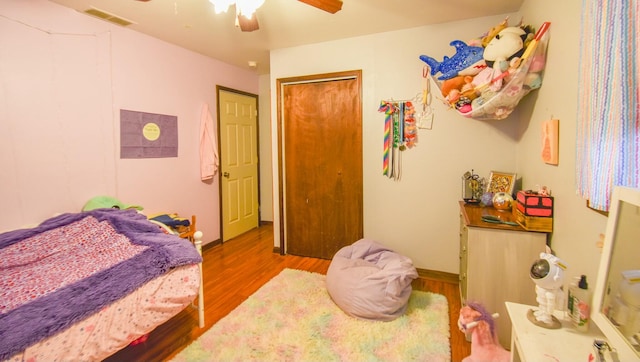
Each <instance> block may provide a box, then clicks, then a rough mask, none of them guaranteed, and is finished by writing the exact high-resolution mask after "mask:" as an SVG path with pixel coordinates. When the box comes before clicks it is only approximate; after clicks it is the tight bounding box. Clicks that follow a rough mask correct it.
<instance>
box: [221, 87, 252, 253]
mask: <svg viewBox="0 0 640 362" xmlns="http://www.w3.org/2000/svg"><path fill="white" fill-rule="evenodd" d="M256 98H257V97H256V96H252V95H246V94H242V93H236V92H233V91H230V90H223V89H218V112H219V115H218V117H219V118H218V121H219V125H220V127H219V129H220V175H221V178H220V187H221V193H220V195H221V196H220V197H221V203H222V212H221V215H222V241H223V242H225V241H227V240H229V239H231V238H233V237H235V236H238V235H240V234H242V233H244V232H246V231H249V230H251V229H253V228H256V227H258V223H259V194H258V186H259V182H258V111H257V99H256Z"/></svg>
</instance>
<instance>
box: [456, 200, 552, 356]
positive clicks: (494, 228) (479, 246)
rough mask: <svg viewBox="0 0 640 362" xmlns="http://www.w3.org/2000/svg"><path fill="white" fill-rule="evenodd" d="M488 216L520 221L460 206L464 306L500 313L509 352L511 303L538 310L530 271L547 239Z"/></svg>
mask: <svg viewBox="0 0 640 362" xmlns="http://www.w3.org/2000/svg"><path fill="white" fill-rule="evenodd" d="M483 215H494V216H498V217H500V218H501V219H502V220H504V221H515V218H514V216H513V215H512V214H511V211H499V210H496V209H495V208H493V207H482V206H480V205H469V204H465V203H464V201H460V297H461V299H462V303H463V304H465V303H466V302H467V301H469V302H478V303H481V304H482V305H484V307H485V308H486V309H487V311H488V312H489V313H496V312H497V313H499V314H500V317H499V318H498V319H497V320H496V328H497V329H498V337H499V338H500V344H501V345H502V346H503V347H505V348H507V349H509V348H510V346H511V321H510V320H509V315H508V314H507V309H506V306H505V302H507V301H508V302H515V303H523V304H529V305H537V302H536V293H535V283H534V282H533V281H532V280H531V279H530V278H529V269H530V268H531V265H532V264H533V262H534V261H535V260H536V259H538V258H539V257H540V253H541V252H544V251H545V246H546V243H547V234H546V233H542V232H532V231H526V230H525V229H523V228H522V227H520V226H510V225H506V224H494V223H488V222H484V221H482V216H483Z"/></svg>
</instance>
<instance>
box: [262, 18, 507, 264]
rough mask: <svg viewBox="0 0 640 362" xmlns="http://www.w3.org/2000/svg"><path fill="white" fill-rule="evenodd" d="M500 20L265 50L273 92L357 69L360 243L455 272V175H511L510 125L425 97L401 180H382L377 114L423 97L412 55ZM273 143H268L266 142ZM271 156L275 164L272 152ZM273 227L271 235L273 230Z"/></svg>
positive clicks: (444, 48)
mask: <svg viewBox="0 0 640 362" xmlns="http://www.w3.org/2000/svg"><path fill="white" fill-rule="evenodd" d="M502 19H503V17H502V16H499V17H492V18H483V19H475V20H471V21H465V22H456V23H448V24H442V25H436V26H428V27H420V28H414V29H409V30H403V31H397V32H389V33H382V34H376V35H371V36H364V37H358V38H351V39H344V40H339V41H333V42H327V43H321V44H315V45H308V46H301V47H295V48H288V49H280V50H276V51H273V52H272V53H271V86H272V94H274V95H275V82H276V79H278V78H284V77H292V76H298V75H306V74H317V73H327V72H336V71H343V70H351V69H362V74H363V86H362V88H363V150H362V151H363V156H364V175H363V176H364V236H365V237H367V238H372V239H375V240H378V241H380V242H382V243H384V244H386V245H387V246H389V247H391V248H392V249H394V250H396V251H397V252H400V253H403V254H405V255H408V256H410V257H411V258H412V259H413V261H414V264H415V265H416V266H417V267H419V268H425V269H432V270H440V271H446V272H452V273H457V271H458V249H459V241H458V235H459V230H458V223H459V221H458V220H459V219H458V214H459V206H458V200H460V198H461V194H460V189H461V177H462V175H463V174H464V173H465V172H466V171H468V170H471V169H474V170H475V171H476V172H477V173H479V174H481V175H486V176H488V175H489V173H490V172H491V171H492V170H500V171H510V170H514V169H515V166H516V154H515V152H513V150H514V149H515V147H516V143H517V141H518V138H519V135H518V134H517V133H516V131H517V130H518V123H517V119H514V118H513V116H512V117H510V119H509V120H505V121H501V122H478V121H475V120H470V119H467V118H464V117H461V116H459V115H457V114H456V113H455V112H454V111H448V110H447V109H446V107H444V106H443V105H442V104H440V102H439V101H437V100H435V99H434V102H433V103H434V104H433V107H434V109H435V112H436V116H435V121H434V124H433V129H432V130H420V131H419V135H418V137H419V140H418V146H417V147H416V148H414V149H411V150H409V151H405V152H404V153H403V156H402V159H403V169H402V180H401V181H399V182H394V181H392V180H390V179H388V178H385V177H383V176H382V171H381V170H382V135H383V125H384V114H382V113H379V112H378V107H379V104H380V101H381V100H387V99H396V100H400V99H409V98H413V97H414V96H416V94H418V93H420V92H421V91H422V88H423V79H422V68H423V64H424V63H422V62H421V61H420V60H419V58H418V57H419V56H420V55H421V54H427V55H431V56H433V57H439V55H441V54H442V55H444V54H451V53H452V52H453V51H452V47H450V46H449V42H450V41H451V40H453V39H465V40H466V39H471V38H472V37H474V36H477V35H480V34H481V33H482V32H483V31H485V30H486V29H489V28H490V27H491V26H493V25H494V24H495V23H497V22H499V21H501V20H502ZM440 58H441V57H440ZM434 90H435V87H434ZM273 98H274V97H272V104H271V106H272V118H273V119H274V120H275V119H276V106H275V103H274V102H275V99H273ZM276 126H277V125H276V123H275V122H274V125H273V127H274V128H273V129H272V132H273V133H275V130H276V128H275V127H276ZM273 142H274V144H277V140H276V139H275V137H274V139H273ZM272 156H273V157H274V159H277V153H276V152H275V150H274V153H273V155H272ZM275 170H276V169H275V167H274V175H276V176H275V177H274V185H277V184H278V180H277V179H276V178H277V172H275ZM277 191H278V190H276V189H274V204H275V205H274V209H276V210H277V209H278V206H277ZM274 219H278V215H277V213H276V215H275V216H274ZM274 224H275V229H276V235H278V232H279V228H278V223H277V222H275V223H274ZM277 240H278V238H277V237H276V242H277ZM354 241H355V240H354Z"/></svg>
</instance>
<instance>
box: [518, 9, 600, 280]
mask: <svg viewBox="0 0 640 362" xmlns="http://www.w3.org/2000/svg"><path fill="white" fill-rule="evenodd" d="M549 9H553V11H549ZM581 9H582V1H580V0H570V1H553V0H526V1H525V2H524V4H523V6H522V8H521V10H520V12H521V13H522V14H523V15H524V16H525V19H528V20H529V21H532V22H534V23H542V22H543V21H550V22H551V28H550V35H551V37H550V41H549V47H548V61H547V68H546V69H545V79H544V84H543V86H542V88H541V89H540V91H539V92H537V94H535V97H532V98H529V99H527V98H525V99H524V102H523V104H522V105H523V107H524V109H527V110H529V111H530V113H528V114H527V120H528V127H527V128H526V129H525V127H524V126H525V125H526V123H525V122H521V127H523V129H522V132H523V137H522V139H521V140H520V142H519V143H518V146H517V154H518V160H517V169H518V172H519V173H521V174H522V175H523V180H524V187H525V188H535V185H536V184H540V185H547V186H549V187H550V188H551V190H552V192H553V195H554V197H555V209H554V213H555V218H554V229H553V230H554V232H553V236H552V239H551V247H552V248H553V250H554V251H555V252H556V254H557V255H558V256H559V257H560V258H563V259H564V260H565V261H566V262H567V263H568V264H569V269H568V271H567V274H568V275H569V277H571V276H580V275H581V274H585V275H587V280H588V281H589V284H590V287H595V283H596V272H597V270H598V265H599V262H600V255H601V249H599V248H597V247H596V243H597V242H598V241H599V240H600V234H604V232H605V228H606V217H604V216H603V215H601V214H599V213H597V212H595V211H593V210H591V209H589V208H587V207H586V201H585V200H583V199H581V198H580V197H579V196H577V195H576V183H575V181H576V177H575V175H576V169H575V166H576V127H577V124H578V121H579V120H578V119H577V110H578V97H577V94H578V93H577V92H578V73H579V69H578V64H579V61H580V59H579V45H580V16H581V13H582V11H581ZM603 86H604V85H603ZM521 113H523V112H521ZM552 117H553V118H557V119H559V120H560V147H559V156H560V158H559V164H558V166H550V165H547V164H545V163H543V162H542V161H541V159H540V146H541V133H540V131H541V122H542V121H544V120H548V119H551V118H552ZM522 121H525V120H524V119H523V120H522Z"/></svg>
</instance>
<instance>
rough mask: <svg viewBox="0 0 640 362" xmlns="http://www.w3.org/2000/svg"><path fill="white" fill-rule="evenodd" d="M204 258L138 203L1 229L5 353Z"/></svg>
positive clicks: (1, 355)
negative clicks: (163, 228)
mask: <svg viewBox="0 0 640 362" xmlns="http://www.w3.org/2000/svg"><path fill="white" fill-rule="evenodd" d="M201 261H202V258H201V257H200V255H199V254H198V252H197V251H196V249H195V248H194V247H193V245H191V243H190V242H189V241H187V240H184V239H180V238H178V237H177V236H174V235H167V234H164V233H163V232H162V231H161V230H160V229H159V228H158V226H157V225H155V224H153V223H150V222H149V221H147V219H146V217H145V216H144V215H141V214H139V213H137V212H136V211H135V210H116V209H98V210H93V211H87V212H82V213H76V214H63V215H60V216H57V217H54V218H51V219H49V220H47V221H45V222H43V223H42V224H40V225H39V226H37V227H35V228H33V229H22V230H15V231H10V232H7V233H4V234H0V360H4V359H7V358H9V357H11V356H12V355H13V354H15V353H18V352H20V351H22V350H24V349H25V348H26V347H28V346H30V345H32V344H34V343H36V342H38V341H40V340H41V339H43V338H46V337H49V336H52V335H54V334H55V333H57V332H58V331H60V330H63V329H65V328H66V327H68V326H70V325H72V324H74V323H76V322H78V321H80V320H82V319H84V318H86V317H87V316H89V315H91V314H93V313H94V312H96V311H98V310H100V309H101V308H103V307H105V306H107V305H109V304H110V303H112V302H114V301H116V300H118V299H120V298H122V297H124V296H125V295H127V294H129V293H131V292H132V291H134V290H135V289H137V288H138V287H140V286H141V285H143V284H145V283H146V282H148V281H150V280H152V279H154V278H156V277H158V276H160V275H162V274H164V273H166V272H167V271H169V270H170V269H171V268H174V267H177V266H181V265H186V264H194V263H199V262H201ZM31 264H33V265H34V267H35V268H34V269H33V270H31V269H30V268H26V267H25V266H26V265H31Z"/></svg>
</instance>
